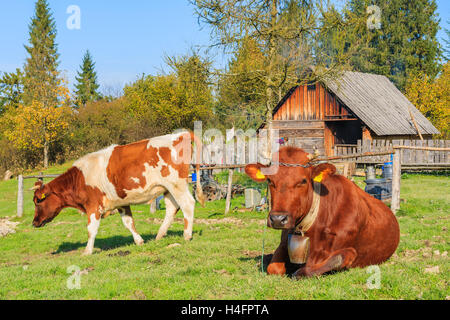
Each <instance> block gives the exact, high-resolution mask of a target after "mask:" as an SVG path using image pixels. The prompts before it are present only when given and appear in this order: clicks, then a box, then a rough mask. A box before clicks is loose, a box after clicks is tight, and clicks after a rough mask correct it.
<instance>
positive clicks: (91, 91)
mask: <svg viewBox="0 0 450 320" xmlns="http://www.w3.org/2000/svg"><path fill="white" fill-rule="evenodd" d="M80 68H81V70H80V71H79V72H78V77H75V79H76V81H77V84H76V85H75V88H76V91H75V94H76V102H75V105H76V106H77V107H80V106H83V105H85V104H86V102H89V101H97V100H99V99H100V97H101V96H100V94H99V93H98V91H97V90H98V88H99V87H100V86H99V85H98V84H97V73H96V71H95V63H94V61H93V59H92V56H91V54H90V53H89V50H87V51H86V53H85V55H84V57H83V61H82V63H81V66H80Z"/></svg>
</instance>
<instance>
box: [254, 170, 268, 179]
mask: <svg viewBox="0 0 450 320" xmlns="http://www.w3.org/2000/svg"><path fill="white" fill-rule="evenodd" d="M265 178H266V176H265V175H263V174H262V172H261V170H258V171H256V179H265Z"/></svg>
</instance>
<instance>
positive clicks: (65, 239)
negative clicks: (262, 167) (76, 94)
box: [0, 165, 450, 299]
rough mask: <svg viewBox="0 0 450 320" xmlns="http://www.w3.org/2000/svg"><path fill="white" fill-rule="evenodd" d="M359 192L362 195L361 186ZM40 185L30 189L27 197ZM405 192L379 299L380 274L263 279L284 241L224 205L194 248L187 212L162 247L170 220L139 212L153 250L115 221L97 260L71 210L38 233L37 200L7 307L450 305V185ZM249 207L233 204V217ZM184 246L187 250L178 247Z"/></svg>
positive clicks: (431, 179) (105, 225)
mask: <svg viewBox="0 0 450 320" xmlns="http://www.w3.org/2000/svg"><path fill="white" fill-rule="evenodd" d="M67 167H68V165H63V166H59V167H53V168H51V169H50V170H48V171H47V173H52V172H53V173H54V172H62V171H63V170H64V169H66V168H67ZM356 182H357V183H358V185H360V186H361V187H362V186H363V182H362V179H357V181H356ZM33 183H34V181H30V180H26V182H25V188H26V189H27V188H30V187H31V186H32V184H33ZM401 192H402V194H401V197H402V198H403V199H405V200H406V201H407V202H406V203H402V206H401V210H400V212H399V213H398V219H399V222H400V228H401V239H400V245H399V248H398V249H397V252H396V253H395V255H394V256H393V257H392V258H391V259H390V260H388V261H387V262H386V263H384V264H382V265H381V266H380V276H381V277H380V280H381V281H380V286H379V288H378V289H370V286H368V285H367V282H369V283H372V282H371V279H372V278H371V277H373V275H374V273H371V272H369V271H370V270H369V269H351V270H349V271H345V272H339V273H336V274H332V275H327V276H321V277H315V278H310V279H304V280H300V281H295V280H292V279H291V278H289V277H279V276H268V275H267V274H265V273H264V272H261V253H262V244H263V238H264V243H265V246H264V252H265V253H266V254H268V253H272V252H273V250H274V249H275V248H276V247H277V245H278V243H279V237H280V231H276V230H272V229H265V228H264V222H265V218H266V213H264V212H259V213H257V212H244V213H240V212H233V213H230V214H228V215H227V216H224V214H223V210H224V206H225V204H224V201H216V202H214V203H208V204H207V206H206V208H201V207H200V206H199V205H197V208H196V215H195V218H196V219H200V220H199V221H198V222H197V223H195V224H194V234H193V240H192V241H190V242H185V241H184V239H183V224H182V219H180V218H182V214H181V212H179V213H178V214H177V218H178V219H180V220H177V221H176V222H175V223H174V224H173V225H172V227H171V228H170V229H169V233H168V235H167V236H166V237H165V238H164V239H163V240H160V241H155V240H154V238H155V236H156V233H157V231H158V228H159V220H160V219H162V218H163V217H164V212H163V211H158V212H157V213H156V214H150V213H149V207H148V206H135V207H133V212H134V217H135V220H136V227H137V229H138V231H139V232H140V233H141V235H142V236H143V238H144V240H145V241H146V242H145V244H144V245H143V246H140V247H138V246H135V245H134V243H133V239H132V236H131V234H129V232H128V230H126V229H125V227H124V226H123V225H122V221H121V219H120V216H119V215H117V214H116V215H112V216H110V217H108V218H107V219H104V220H102V222H101V226H100V230H99V233H98V236H97V240H96V243H95V248H96V249H95V251H94V254H93V255H92V256H88V257H85V256H82V255H81V254H82V252H83V249H84V247H85V245H86V242H87V230H86V222H87V221H86V220H87V219H86V217H85V216H81V215H80V214H79V213H78V212H77V211H76V210H72V209H66V210H64V211H63V212H62V213H61V214H60V215H59V216H58V217H57V218H56V219H55V220H54V221H53V222H52V223H50V224H48V225H47V226H45V227H44V228H42V229H34V228H33V227H32V226H31V222H32V219H33V214H34V205H33V203H32V193H31V192H29V191H28V192H26V193H25V213H24V217H23V218H21V219H17V218H12V219H11V220H12V221H17V222H20V223H19V225H18V226H17V229H16V231H17V232H16V233H15V234H10V235H8V236H6V237H3V238H0V299H446V298H447V299H448V298H449V296H450V289H449V284H450V272H449V271H450V270H449V269H450V268H449V266H450V264H449V258H448V257H447V256H445V254H444V255H442V253H443V252H445V251H449V242H450V238H449V228H450V223H449V214H448V213H449V212H450V201H449V200H450V199H449V195H450V178H449V177H448V176H442V175H441V176H437V175H412V174H410V175H403V179H402V190H401ZM16 197H17V181H16V180H12V181H7V182H0V218H1V217H5V216H10V217H13V216H15V214H16ZM243 202H244V199H243V198H242V197H241V198H237V199H233V203H232V208H234V207H237V206H239V207H240V206H241V205H242V203H243ZM155 218H157V219H155ZM158 219H159V220H158ZM155 220H156V221H155ZM175 243H178V244H180V245H175V246H170V245H172V244H175ZM437 250H439V254H437V252H435V251H437ZM433 252H435V253H433ZM433 267H434V269H428V268H433ZM436 267H438V268H439V269H437V268H436ZM76 268H78V270H80V275H79V278H78V279H80V282H79V287H80V288H79V289H76V288H75V289H69V288H68V285H67V284H68V283H69V284H76V281H75V280H76V277H74V276H73V275H72V273H73V271H74V270H76ZM426 270H432V271H434V272H427V271H426Z"/></svg>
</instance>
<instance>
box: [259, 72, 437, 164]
mask: <svg viewBox="0 0 450 320" xmlns="http://www.w3.org/2000/svg"><path fill="white" fill-rule="evenodd" d="M264 127H265V124H264V123H263V124H262V125H261V126H260V128H259V129H261V128H264ZM273 128H274V129H279V136H280V137H285V138H288V143H287V144H288V145H295V146H298V147H300V148H303V149H305V150H306V151H308V152H313V150H314V148H317V149H318V150H319V152H320V154H321V155H327V156H332V155H334V154H335V150H336V148H337V147H343V146H356V144H357V141H358V140H366V139H369V140H376V139H382V140H394V139H419V135H418V130H419V132H420V134H421V135H422V136H423V138H424V139H430V138H431V136H432V135H433V134H439V131H438V130H437V129H436V128H435V127H434V126H433V125H432V124H431V123H430V121H428V119H426V118H425V116H424V115H422V114H421V113H420V112H419V110H417V109H416V107H414V105H413V104H412V103H411V102H410V101H409V100H408V99H407V98H406V97H405V96H404V95H403V94H402V93H401V92H400V91H399V90H398V89H397V88H396V87H395V85H394V84H393V83H392V82H391V81H390V80H389V79H388V78H387V77H385V76H381V75H375V74H367V73H361V72H345V73H344V74H343V75H342V76H341V77H340V78H339V79H337V80H333V81H324V82H321V83H315V84H307V85H299V86H296V87H293V88H292V89H291V90H289V92H288V93H287V94H286V95H285V96H284V98H283V99H282V100H281V101H280V102H279V103H278V105H277V106H276V107H275V109H274V110H273Z"/></svg>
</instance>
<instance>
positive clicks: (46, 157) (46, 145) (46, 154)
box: [44, 140, 48, 169]
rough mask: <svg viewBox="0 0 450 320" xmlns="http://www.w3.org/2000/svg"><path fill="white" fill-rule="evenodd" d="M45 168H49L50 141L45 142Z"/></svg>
mask: <svg viewBox="0 0 450 320" xmlns="http://www.w3.org/2000/svg"><path fill="white" fill-rule="evenodd" d="M44 168H45V169H47V168H48V141H47V140H46V141H45V142H44Z"/></svg>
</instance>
